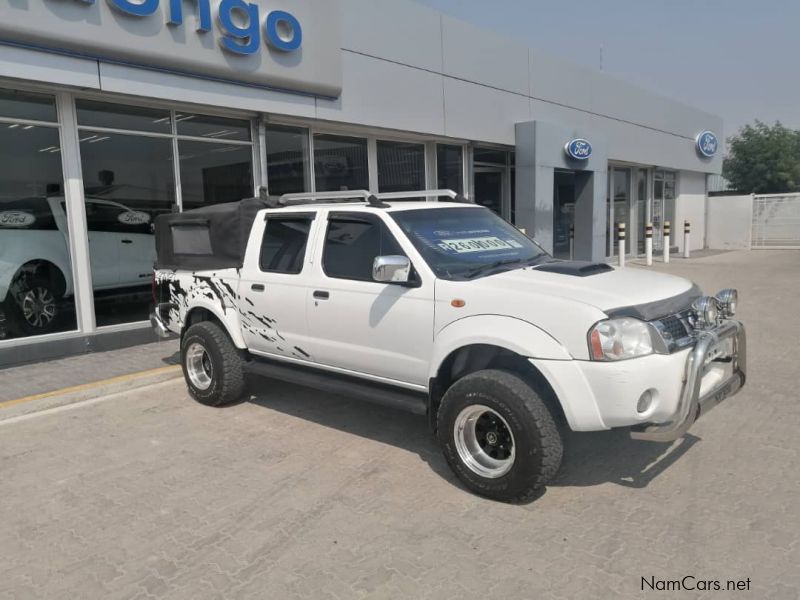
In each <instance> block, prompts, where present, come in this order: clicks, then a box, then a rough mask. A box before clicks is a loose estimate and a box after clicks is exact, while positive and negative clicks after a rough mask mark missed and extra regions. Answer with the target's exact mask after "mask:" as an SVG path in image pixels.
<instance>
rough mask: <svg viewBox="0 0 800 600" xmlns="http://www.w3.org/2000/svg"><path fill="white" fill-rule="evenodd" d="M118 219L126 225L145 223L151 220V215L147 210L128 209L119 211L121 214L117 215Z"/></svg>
mask: <svg viewBox="0 0 800 600" xmlns="http://www.w3.org/2000/svg"><path fill="white" fill-rule="evenodd" d="M117 221H119V222H120V223H124V224H125V225H144V224H145V223H149V222H150V215H148V214H147V213H146V212H140V211H138V210H128V211H125V212H122V213H119V216H117Z"/></svg>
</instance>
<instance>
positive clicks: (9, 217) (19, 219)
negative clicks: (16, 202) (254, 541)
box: [0, 210, 36, 228]
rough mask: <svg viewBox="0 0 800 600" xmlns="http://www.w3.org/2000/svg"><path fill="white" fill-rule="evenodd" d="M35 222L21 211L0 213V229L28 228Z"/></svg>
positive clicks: (29, 215)
mask: <svg viewBox="0 0 800 600" xmlns="http://www.w3.org/2000/svg"><path fill="white" fill-rule="evenodd" d="M35 222H36V217H34V216H33V215H32V214H31V213H29V212H23V211H21V210H6V211H3V212H0V227H14V228H17V227H30V226H31V225H33V224H34V223H35Z"/></svg>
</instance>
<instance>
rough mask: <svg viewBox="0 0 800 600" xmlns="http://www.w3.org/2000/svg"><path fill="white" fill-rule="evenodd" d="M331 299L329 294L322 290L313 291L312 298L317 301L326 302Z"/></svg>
mask: <svg viewBox="0 0 800 600" xmlns="http://www.w3.org/2000/svg"><path fill="white" fill-rule="evenodd" d="M330 297H331V294H330V292H325V291H323V290H314V298H316V299H317V300H327V299H328V298H330Z"/></svg>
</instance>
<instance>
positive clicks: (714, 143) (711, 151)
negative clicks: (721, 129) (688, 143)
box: [695, 131, 719, 158]
mask: <svg viewBox="0 0 800 600" xmlns="http://www.w3.org/2000/svg"><path fill="white" fill-rule="evenodd" d="M695 142H696V143H697V151H698V152H699V153H700V154H702V155H703V156H705V157H706V158H711V157H712V156H714V155H715V154H716V153H717V150H718V149H719V140H718V139H717V136H716V135H714V134H713V133H711V132H710V131H703V132H702V133H698V134H697V138H695Z"/></svg>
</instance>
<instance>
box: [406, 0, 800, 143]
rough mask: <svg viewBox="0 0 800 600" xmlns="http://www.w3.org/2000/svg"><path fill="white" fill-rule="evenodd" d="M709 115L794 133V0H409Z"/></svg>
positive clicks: (798, 81) (797, 63)
mask: <svg viewBox="0 0 800 600" xmlns="http://www.w3.org/2000/svg"><path fill="white" fill-rule="evenodd" d="M417 1H418V2H420V3H421V4H425V5H427V6H430V7H431V8H435V9H437V10H439V11H441V12H443V13H445V14H449V15H452V16H454V17H458V18H460V19H463V20H464V21H468V22H471V23H474V24H476V25H479V26H480V27H483V28H486V29H491V30H494V31H496V32H499V33H501V34H503V35H506V36H508V37H510V38H514V39H516V40H518V41H521V42H523V43H524V44H526V45H527V46H529V47H531V48H534V49H535V48H540V49H542V50H544V51H546V52H548V53H550V54H556V55H558V56H560V57H562V58H566V59H568V60H571V61H572V62H577V63H580V64H583V65H587V66H590V67H594V68H599V66H600V48H601V46H602V49H603V51H602V55H603V70H604V71H606V72H608V73H609V74H612V75H615V76H617V77H620V78H621V79H624V80H627V81H630V82H631V83H635V84H638V85H640V86H641V87H644V88H646V89H648V90H651V91H654V92H658V93H660V94H662V95H664V96H667V97H670V98H674V99H676V100H680V101H682V102H685V103H686V104H689V105H691V106H694V107H697V108H700V109H703V110H705V111H708V112H711V113H713V114H717V115H719V116H721V117H722V118H723V119H724V128H725V133H724V135H725V136H726V137H727V136H729V135H731V134H732V133H735V132H736V131H737V130H738V129H739V128H740V127H741V126H742V125H745V124H746V123H752V122H753V120H755V119H759V120H761V121H766V122H768V123H772V122H774V121H776V120H778V121H781V122H782V123H783V124H784V125H786V126H789V127H793V128H796V129H800V0H417Z"/></svg>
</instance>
